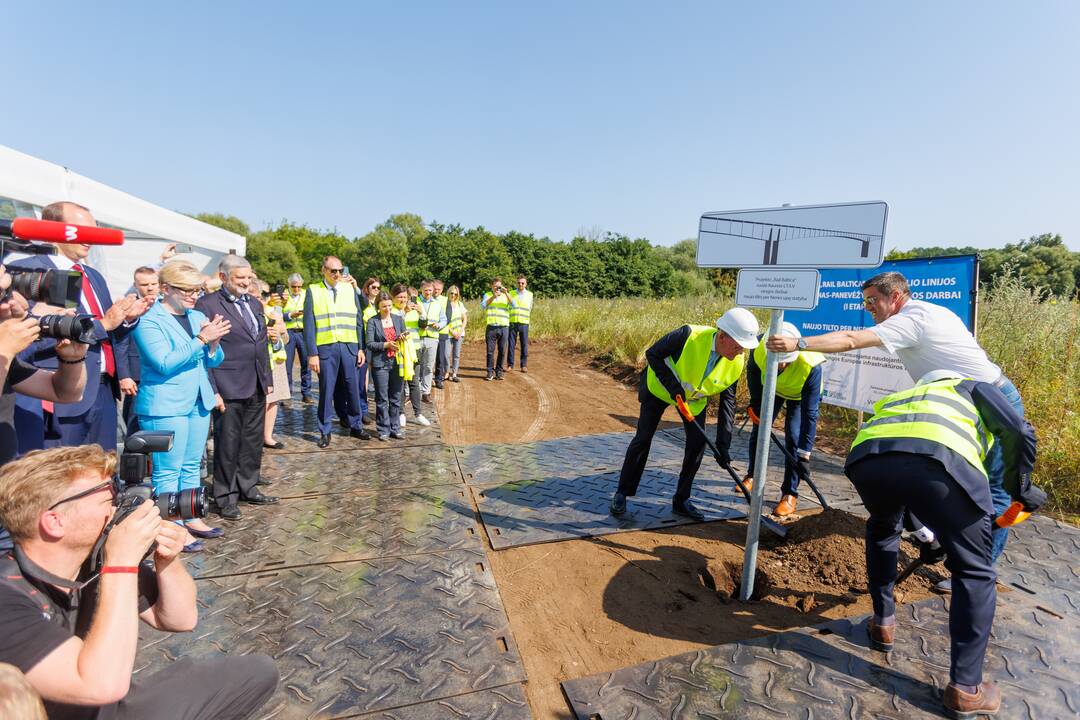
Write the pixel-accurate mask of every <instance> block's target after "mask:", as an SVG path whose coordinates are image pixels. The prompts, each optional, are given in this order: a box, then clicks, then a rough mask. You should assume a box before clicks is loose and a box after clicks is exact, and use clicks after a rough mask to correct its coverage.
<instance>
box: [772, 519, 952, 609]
mask: <svg viewBox="0 0 1080 720" xmlns="http://www.w3.org/2000/svg"><path fill="white" fill-rule="evenodd" d="M790 528H791V529H790V531H789V532H788V536H787V540H786V541H779V540H769V541H768V550H769V556H770V559H771V561H772V563H773V564H771V565H770V566H769V567H770V569H773V570H775V569H777V568H778V567H779V568H783V570H784V574H785V576H788V577H791V576H797V577H802V578H805V579H806V585H807V587H806V590H807V591H810V592H815V591H817V592H830V593H841V594H842V593H844V592H849V591H850V592H857V593H862V592H865V590H866V543H865V539H864V538H865V536H866V521H865V520H863V519H862V518H859V517H856V516H855V515H852V514H850V513H847V512H844V511H842V510H829V511H826V512H821V513H818V514H816V515H808V516H805V517H803V518H801V519H800V520H799V521H798V522H796V523H794V524H792V525H791V526H790ZM917 556H918V551H917V549H916V548H915V547H914V546H913V545H911V544H909V543H906V542H904V543H901V545H900V564H901V565H902V566H906V565H907V564H908V563H909V562H911V561H912V560H914V559H915V557H917ZM938 569H940V568H939V567H938V566H931V567H930V568H925V569H922V570H920V571H919V572H917V573H915V575H913V576H912V577H910V578H908V579H907V580H905V581H904V585H903V586H902V588H901V589H902V590H908V591H910V590H912V589H915V588H916V587H917V588H918V589H920V590H925V589H926V588H928V587H930V586H931V585H933V584H934V583H935V582H937V580H939V579H941V578H942V577H944V576H943V575H941V574H940V573H939V572H936V570H938ZM897 594H898V598H897V599H900V598H899V595H900V594H901V591H900V590H898V591H897ZM804 597H805V596H804ZM799 599H800V600H801V601H802V602H803V603H805V604H807V605H809V606H810V607H813V604H814V602H815V601H814V599H812V598H811V599H809V600H805V599H803V598H799ZM800 609H801V608H800ZM804 612H805V611H804Z"/></svg>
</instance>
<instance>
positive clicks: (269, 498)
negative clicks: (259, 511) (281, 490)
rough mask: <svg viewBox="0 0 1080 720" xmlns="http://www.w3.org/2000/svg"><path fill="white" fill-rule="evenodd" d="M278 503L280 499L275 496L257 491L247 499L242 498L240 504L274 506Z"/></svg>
mask: <svg viewBox="0 0 1080 720" xmlns="http://www.w3.org/2000/svg"><path fill="white" fill-rule="evenodd" d="M277 501H278V498H277V497H275V496H274V495H264V494H262V493H261V492H259V491H257V490H256V491H255V492H254V493H252V494H251V495H248V496H247V497H246V498H240V502H246V503H251V504H252V505H274V504H276V503H277Z"/></svg>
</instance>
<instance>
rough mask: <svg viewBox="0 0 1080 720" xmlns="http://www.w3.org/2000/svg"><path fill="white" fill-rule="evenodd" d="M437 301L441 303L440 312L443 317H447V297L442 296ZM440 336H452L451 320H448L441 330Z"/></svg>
mask: <svg viewBox="0 0 1080 720" xmlns="http://www.w3.org/2000/svg"><path fill="white" fill-rule="evenodd" d="M435 300H436V301H437V302H438V303H439V312H440V313H441V314H442V315H446V308H447V302H448V298H447V297H446V296H445V295H440V296H439V297H437V298H435ZM439 334H440V335H449V334H450V320H449V319H447V321H446V324H445V325H443V326H442V328H441V329H440V330H439Z"/></svg>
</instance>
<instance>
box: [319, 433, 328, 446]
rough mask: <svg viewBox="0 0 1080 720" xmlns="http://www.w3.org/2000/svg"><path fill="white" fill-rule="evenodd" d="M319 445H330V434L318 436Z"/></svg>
mask: <svg viewBox="0 0 1080 720" xmlns="http://www.w3.org/2000/svg"><path fill="white" fill-rule="evenodd" d="M319 447H321V448H326V447H330V436H329V435H320V436H319Z"/></svg>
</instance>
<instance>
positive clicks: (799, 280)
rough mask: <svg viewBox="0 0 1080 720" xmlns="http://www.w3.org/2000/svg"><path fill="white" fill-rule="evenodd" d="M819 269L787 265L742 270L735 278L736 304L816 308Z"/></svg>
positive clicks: (797, 308)
mask: <svg viewBox="0 0 1080 720" xmlns="http://www.w3.org/2000/svg"><path fill="white" fill-rule="evenodd" d="M820 282H821V273H819V272H818V271H817V270H788V269H785V268H776V269H761V268H751V269H745V270H740V271H739V275H738V279H737V280H736V282H735V304H736V305H738V306H740V307H756V308H775V309H780V310H813V309H814V307H815V306H816V305H817V303H818V283H820Z"/></svg>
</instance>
